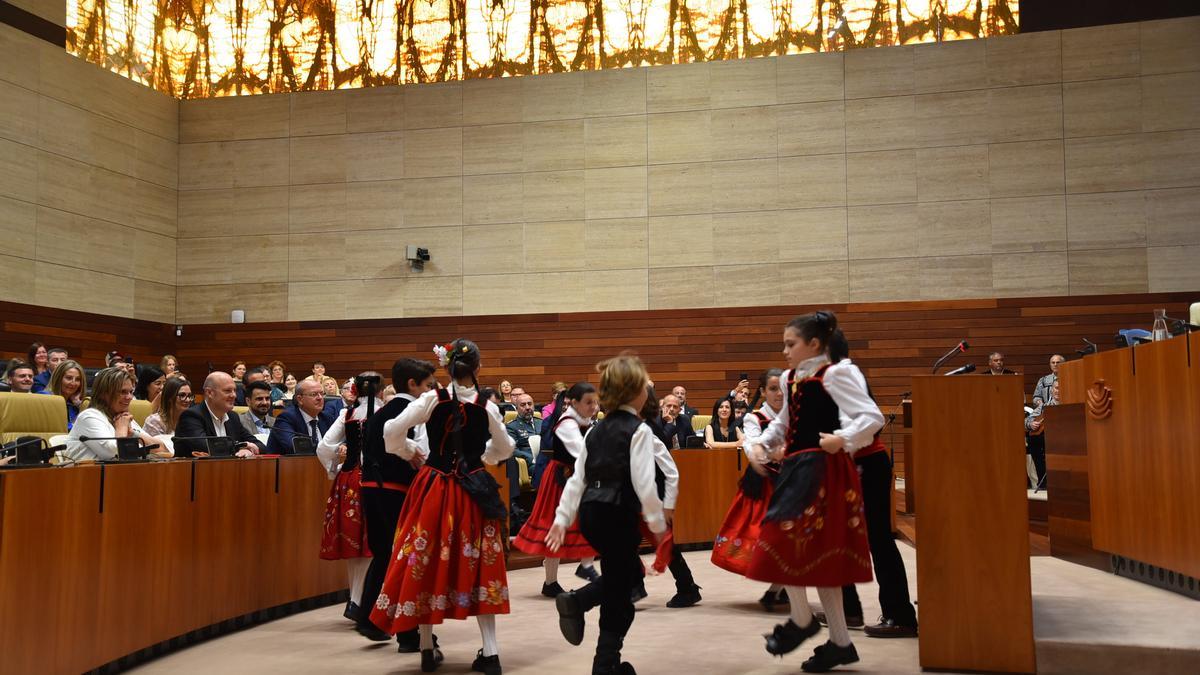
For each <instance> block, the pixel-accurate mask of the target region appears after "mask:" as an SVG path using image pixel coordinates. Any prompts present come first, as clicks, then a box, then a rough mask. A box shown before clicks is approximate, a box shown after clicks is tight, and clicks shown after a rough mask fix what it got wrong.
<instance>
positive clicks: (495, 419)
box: [483, 401, 517, 466]
mask: <svg viewBox="0 0 1200 675" xmlns="http://www.w3.org/2000/svg"><path fill="white" fill-rule="evenodd" d="M487 413H488V431H490V432H491V434H492V438H491V440H489V441H488V442H487V446H486V447H485V448H484V449H483V461H484V463H485V464H491V465H493V466H495V465H496V464H499V463H500V462H503V461H504V460H506V459H508V458H509V457H512V454H513V450H515V449H516V447H517V444H516V442H515V441H513V439H512V436H509V435H508V429H507V428H505V426H504V416H503V415H501V414H500V408H499V406H497V405H496V404H495V403H492V402H491V401H488V402H487Z"/></svg>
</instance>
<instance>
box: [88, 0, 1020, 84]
mask: <svg viewBox="0 0 1200 675" xmlns="http://www.w3.org/2000/svg"><path fill="white" fill-rule="evenodd" d="M1017 5H1018V0H895V1H891V2H889V1H888V0H68V3H67V23H68V31H67V36H68V37H67V41H68V45H67V46H68V49H69V50H70V51H71V52H72V53H74V54H76V55H78V56H79V57H81V58H84V59H87V60H88V61H91V62H93V63H96V64H99V65H101V66H103V67H105V68H108V69H109V70H112V71H114V72H117V73H119V74H121V75H124V76H125V77H128V78H130V79H133V80H135V81H138V82H141V83H144V84H146V85H148V86H151V87H153V88H155V89H157V90H159V91H162V92H164V93H167V94H170V95H172V96H177V97H179V98H204V97H212V96H236V95H245V94H262V93H273V92H288V91H309V90H322V89H345V88H354V87H370V86H377V85H383V84H409V83H417V82H438V81H444V80H462V79H467V78H485V77H510V76H517V75H532V74H537V73H557V72H565V71H576V70H597V69H601V68H627V67H636V66H650V65H658V64H668V63H691V62H697V61H717V60H722V59H737V58H747V57H755V56H771V55H779V54H797V53H802V52H815V51H839V50H845V49H854V48H859V47H880V46H888V45H901V44H912V43H918V42H935V41H944V40H960V39H971V38H979V37H988V36H992V35H1006V34H1012V33H1016V32H1018V20H1019V16H1018V9H1017Z"/></svg>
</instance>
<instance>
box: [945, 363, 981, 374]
mask: <svg viewBox="0 0 1200 675" xmlns="http://www.w3.org/2000/svg"><path fill="white" fill-rule="evenodd" d="M973 372H975V364H974V363H968V364H967V365H965V366H962V367H961V368H955V369H954V370H952V371H950V372H948V373H946V375H947V376H949V375H964V374H966V373H973Z"/></svg>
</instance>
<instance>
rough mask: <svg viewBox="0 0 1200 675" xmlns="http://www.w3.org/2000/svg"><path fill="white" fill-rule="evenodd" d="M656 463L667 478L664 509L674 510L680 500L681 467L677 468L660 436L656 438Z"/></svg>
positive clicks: (664, 491)
mask: <svg viewBox="0 0 1200 675" xmlns="http://www.w3.org/2000/svg"><path fill="white" fill-rule="evenodd" d="M654 463H655V464H657V465H658V469H659V470H660V471H662V472H663V477H665V478H666V481H665V485H664V486H663V508H664V509H673V508H675V502H676V500H678V498H679V467H678V466H675V458H674V457H672V456H671V451H670V450H668V449H667V446H666V445H664V444H663V442H662V441H661V440H660V439H659V438H658V436H654Z"/></svg>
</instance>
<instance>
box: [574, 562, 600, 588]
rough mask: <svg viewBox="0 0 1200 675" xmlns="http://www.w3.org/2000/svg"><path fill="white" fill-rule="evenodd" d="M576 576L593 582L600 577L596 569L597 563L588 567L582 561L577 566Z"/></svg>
mask: <svg viewBox="0 0 1200 675" xmlns="http://www.w3.org/2000/svg"><path fill="white" fill-rule="evenodd" d="M575 576H577V577H579V578H580V579H583V580H584V581H586V582H588V583H591V582H593V581H595V580H597V579H599V578H600V573H599V572H597V571H596V566H595V565H588V566H587V567H584V566H583V563H580V564H579V565H578V566H576V567H575Z"/></svg>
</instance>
